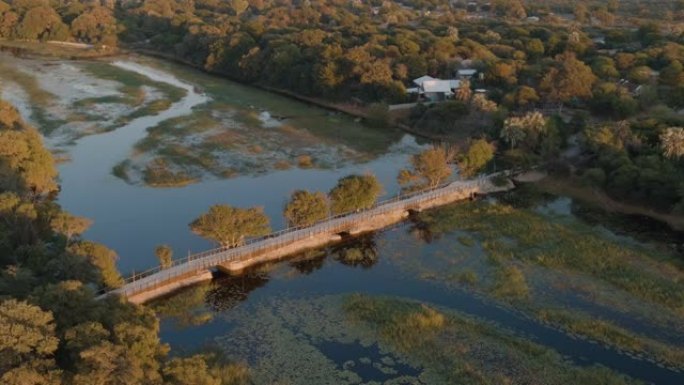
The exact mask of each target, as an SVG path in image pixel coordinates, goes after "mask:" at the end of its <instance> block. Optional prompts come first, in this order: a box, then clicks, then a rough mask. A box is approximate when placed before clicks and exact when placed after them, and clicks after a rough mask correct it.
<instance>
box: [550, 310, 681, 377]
mask: <svg viewBox="0 0 684 385" xmlns="http://www.w3.org/2000/svg"><path fill="white" fill-rule="evenodd" d="M537 317H538V318H539V319H540V320H542V321H545V322H548V323H550V324H553V325H558V326H560V327H561V328H562V329H564V330H567V331H568V332H570V333H574V334H579V335H582V336H586V337H588V338H591V339H593V340H596V341H600V342H602V343H605V344H608V345H610V346H614V347H616V348H619V349H621V350H624V351H628V352H631V353H633V354H637V355H645V356H648V357H653V358H655V359H656V360H658V361H660V362H664V363H666V364H668V365H672V366H676V367H679V368H684V351H682V349H681V348H678V347H676V346H673V345H668V344H665V343H662V342H659V341H656V340H653V339H650V338H647V337H644V336H640V335H638V334H635V333H632V332H630V331H629V330H626V329H624V328H621V327H620V326H617V325H614V324H613V323H611V322H610V321H606V320H603V319H598V318H596V317H592V316H590V315H589V314H586V313H584V312H579V311H572V312H570V311H568V310H562V309H544V310H540V311H539V312H538V313H537Z"/></svg>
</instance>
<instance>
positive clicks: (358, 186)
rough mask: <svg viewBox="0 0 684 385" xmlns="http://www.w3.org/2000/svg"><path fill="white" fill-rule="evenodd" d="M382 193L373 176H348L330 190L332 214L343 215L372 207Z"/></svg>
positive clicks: (378, 183)
mask: <svg viewBox="0 0 684 385" xmlns="http://www.w3.org/2000/svg"><path fill="white" fill-rule="evenodd" d="M381 192H382V185H381V184H380V182H378V179H377V178H376V177H375V176H374V175H369V174H368V175H349V176H346V177H344V178H342V179H340V180H339V181H338V182H337V185H336V186H335V187H333V189H332V190H330V193H329V197H330V206H331V209H332V212H333V213H334V214H344V213H348V212H352V211H356V210H364V209H369V208H371V207H373V205H374V204H375V202H376V201H377V199H378V196H379V195H380V193H381Z"/></svg>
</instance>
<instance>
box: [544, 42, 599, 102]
mask: <svg viewBox="0 0 684 385" xmlns="http://www.w3.org/2000/svg"><path fill="white" fill-rule="evenodd" d="M595 82H596V75H594V73H593V72H592V71H591V68H589V66H587V65H586V64H584V62H582V61H581V60H579V59H577V57H576V56H575V54H574V53H572V52H565V53H563V54H560V55H557V56H556V58H555V64H554V65H553V66H552V67H551V68H550V69H549V71H548V72H547V73H546V75H545V76H544V78H543V79H542V82H541V84H540V88H541V89H542V90H543V91H545V92H546V95H547V97H548V98H549V99H550V100H551V101H554V102H559V103H561V106H562V104H563V103H565V102H568V101H570V100H572V99H573V98H588V97H591V95H592V93H591V90H592V86H593V85H594V83H595Z"/></svg>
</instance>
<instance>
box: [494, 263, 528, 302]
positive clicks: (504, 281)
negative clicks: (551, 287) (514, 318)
mask: <svg viewBox="0 0 684 385" xmlns="http://www.w3.org/2000/svg"><path fill="white" fill-rule="evenodd" d="M529 291H530V289H529V288H528V287H527V282H526V281H525V275H524V274H523V273H522V271H520V269H518V268H517V267H515V266H509V267H506V268H504V269H502V270H501V271H500V272H499V274H498V276H497V282H496V286H495V287H494V294H495V295H497V296H499V297H504V298H507V299H521V298H525V297H527V295H528V294H529Z"/></svg>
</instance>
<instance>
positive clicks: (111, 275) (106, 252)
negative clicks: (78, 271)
mask: <svg viewBox="0 0 684 385" xmlns="http://www.w3.org/2000/svg"><path fill="white" fill-rule="evenodd" d="M67 251H68V252H70V253H72V254H74V255H77V256H81V257H84V258H86V259H87V260H88V261H89V262H90V264H92V265H93V266H94V267H96V268H97V270H98V271H99V273H100V277H101V279H100V281H101V283H102V284H104V285H105V286H107V287H109V288H116V287H119V286H121V285H122V284H123V278H121V274H119V271H118V270H117V269H116V260H117V258H118V257H117V255H116V253H115V252H114V251H113V250H110V249H108V248H107V247H105V246H104V245H101V244H99V243H95V242H90V241H79V242H74V243H72V244H71V245H69V247H68V248H67Z"/></svg>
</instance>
